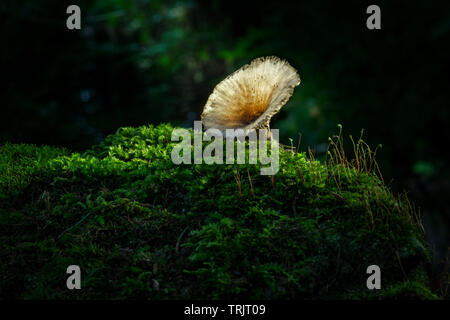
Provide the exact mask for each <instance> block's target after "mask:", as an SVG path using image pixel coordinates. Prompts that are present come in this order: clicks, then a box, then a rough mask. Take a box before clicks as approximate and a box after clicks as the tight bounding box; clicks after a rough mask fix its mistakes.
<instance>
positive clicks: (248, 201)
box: [0, 125, 436, 299]
mask: <svg viewBox="0 0 450 320" xmlns="http://www.w3.org/2000/svg"><path fill="white" fill-rule="evenodd" d="M172 130H173V128H172V127H171V126H170V125H160V126H158V127H153V126H147V127H139V128H121V129H120V130H119V131H118V132H117V133H116V134H114V135H111V136H109V137H107V139H106V140H105V141H104V142H102V143H100V144H99V145H96V146H94V147H93V148H91V149H90V150H88V151H86V152H85V153H84V154H78V153H73V154H71V153H69V152H68V151H67V150H60V149H55V148H49V147H41V148H37V147H33V146H29V145H12V144H6V145H3V146H1V147H0V166H1V167H0V179H1V182H0V201H1V202H0V246H1V263H0V298H45V299H48V298H50V299H125V298H133V299H134V298H145V299H216V298H226V299H237V298H240V299H248V298H250V299H275V298H283V299H285V298H286V299H291V298H296V299H302V298H305V299H332V298H338V299H371V298H375V299H376V298H390V299H395V298H421V299H422V298H423V299H430V298H436V296H435V295H434V294H433V293H431V292H430V290H429V289H428V287H427V281H428V279H427V273H426V270H427V268H428V265H429V249H428V245H427V243H426V242H425V240H424V237H423V233H422V230H421V228H420V223H418V222H417V219H416V217H415V215H414V211H413V209H412V207H411V205H410V203H409V202H408V200H407V198H406V197H397V196H394V195H392V193H391V192H390V191H389V190H388V189H387V188H386V187H385V186H384V185H383V183H382V181H381V180H380V179H379V178H378V177H377V176H376V175H375V174H374V173H373V172H371V170H367V168H366V167H365V166H363V165H361V162H363V161H364V159H363V158H362V157H361V159H356V160H357V161H356V162H355V164H354V165H349V164H348V163H347V162H341V163H336V164H333V163H330V162H328V163H327V164H322V163H320V162H318V161H314V160H311V159H309V157H307V156H306V155H305V154H304V153H295V152H293V151H291V150H284V151H281V152H280V170H279V172H278V173H277V174H276V175H275V176H273V177H272V176H262V175H260V165H249V164H245V165H237V164H234V165H206V164H202V165H194V164H193V165H183V164H181V165H175V164H173V163H172V161H171V157H170V155H171V151H172V148H173V147H174V145H175V142H171V141H170V137H171V132H172ZM205 144H206V143H205ZM337 151H339V150H337ZM364 168H365V169H364ZM373 264H376V265H378V266H379V267H380V268H381V276H382V289H381V290H373V291H370V290H368V289H367V287H366V280H367V277H368V276H369V275H368V274H366V269H367V267H368V266H369V265H373ZM69 265H79V266H80V268H81V271H82V289H81V290H72V291H71V290H68V289H67V288H66V279H67V277H68V275H67V274H66V269H67V267H68V266H69Z"/></svg>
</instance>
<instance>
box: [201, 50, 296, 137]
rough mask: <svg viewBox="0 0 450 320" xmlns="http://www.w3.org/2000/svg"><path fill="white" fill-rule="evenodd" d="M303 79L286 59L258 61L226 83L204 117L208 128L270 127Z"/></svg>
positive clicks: (219, 87) (216, 92)
mask: <svg viewBox="0 0 450 320" xmlns="http://www.w3.org/2000/svg"><path fill="white" fill-rule="evenodd" d="M299 84H300V76H299V75H298V73H297V70H295V69H294V68H293V67H291V66H290V65H289V63H288V62H287V61H285V60H281V59H279V58H277V57H274V56H269V57H261V58H257V59H255V60H253V61H251V62H250V64H246V65H244V66H243V67H241V68H240V69H238V70H236V71H235V72H233V73H232V74H230V75H229V76H228V77H226V78H225V79H224V80H222V81H221V82H220V83H219V84H218V85H217V86H216V87H215V88H214V90H213V92H212V93H211V95H210V96H209V98H208V101H207V102H206V104H205V107H204V108H203V113H202V115H201V119H202V123H203V126H204V128H205V130H206V129H209V128H216V129H219V130H220V131H222V132H224V131H225V129H243V130H244V131H249V130H252V129H262V128H268V127H269V122H270V119H271V118H272V116H274V115H275V114H276V113H278V112H279V111H280V109H281V107H282V106H283V105H285V104H286V102H287V101H288V100H289V98H290V97H291V96H292V94H293V92H294V88H295V87H296V86H298V85H299Z"/></svg>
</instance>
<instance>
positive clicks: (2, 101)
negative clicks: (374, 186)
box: [0, 0, 450, 262]
mask: <svg viewBox="0 0 450 320" xmlns="http://www.w3.org/2000/svg"><path fill="white" fill-rule="evenodd" d="M71 4H77V5H79V6H80V8H81V14H82V28H81V30H68V29H67V28H66V19H67V17H68V16H69V15H68V14H66V8H67V7H68V6H69V5H71ZM370 4H377V5H378V6H380V8H381V26H382V29H381V30H368V29H367V28H366V19H367V17H368V16H369V15H368V14H366V8H367V6H368V5H370ZM0 24H1V29H0V35H1V41H2V44H1V51H0V52H1V60H0V61H1V77H2V78H3V81H2V82H3V84H2V85H1V87H0V105H1V118H0V142H5V141H10V142H25V143H35V144H38V145H41V144H49V145H55V146H65V147H67V148H69V149H71V150H74V151H82V150H84V149H85V148H87V147H89V146H91V145H92V144H95V143H97V142H99V141H101V140H102V139H103V138H104V137H105V135H107V134H110V133H114V132H115V131H116V130H117V129H118V128H119V127H122V126H138V125H146V124H158V123H161V122H171V123H172V124H174V125H181V126H185V127H190V126H192V124H193V120H199V119H200V113H201V111H202V109H203V105H204V103H205V102H206V100H207V98H208V95H209V94H210V93H211V92H212V89H213V88H214V86H215V85H216V84H217V83H218V82H219V81H220V80H222V79H223V78H224V77H225V76H226V75H228V74H229V73H231V72H232V71H234V70H235V69H237V68H239V67H240V66H242V65H243V64H246V63H248V62H250V61H251V60H252V59H253V58H256V57H259V56H265V55H276V56H278V57H280V58H284V59H286V60H288V61H289V62H290V64H291V65H292V66H294V67H295V68H297V69H298V70H299V73H300V76H301V79H302V83H301V85H300V86H299V87H297V88H296V90H295V93H294V96H293V97H292V98H291V100H290V101H289V102H288V104H287V105H286V106H285V107H284V108H283V109H282V111H281V112H280V114H279V115H278V116H277V117H276V118H275V119H274V121H272V127H273V128H279V129H280V135H281V142H283V143H285V144H290V142H289V138H293V139H294V145H296V144H297V141H298V134H299V133H300V132H301V133H302V144H301V147H300V149H301V150H304V151H305V150H307V148H308V147H311V148H313V149H314V150H315V151H316V154H317V155H318V156H319V157H320V156H321V155H323V153H324V151H325V149H326V146H327V139H328V137H329V136H330V135H332V134H335V133H336V132H337V124H338V123H340V124H342V125H343V128H344V134H345V136H348V135H349V134H352V135H353V136H354V137H356V136H359V134H360V131H361V129H364V130H365V133H364V139H365V140H366V141H367V142H368V143H369V145H371V146H373V147H376V146H377V145H378V144H382V145H383V147H382V149H381V150H380V151H379V152H378V161H379V164H380V167H381V170H382V173H383V175H384V178H385V181H386V182H387V183H388V184H389V185H390V186H391V187H392V189H394V190H395V191H403V190H407V191H408V192H409V195H410V198H411V199H412V200H413V201H414V203H415V204H416V205H417V206H418V207H420V212H421V215H422V217H423V219H424V225H425V228H426V230H427V238H428V240H429V241H430V242H431V243H432V244H433V246H434V247H435V253H436V254H435V260H436V262H438V261H439V260H442V259H444V258H445V256H446V254H447V252H448V251H447V250H448V249H447V248H448V245H449V241H448V239H449V233H448V230H449V225H450V215H449V212H450V209H449V206H448V202H449V200H448V199H449V194H450V183H449V176H450V168H449V167H448V165H447V164H448V162H449V158H450V155H449V152H448V148H449V147H450V129H449V124H450V115H449V102H450V97H449V95H450V87H449V74H450V63H449V53H450V52H449V46H450V3H449V2H448V1H432V2H431V1H375V2H365V1H345V3H344V2H342V1H326V2H325V1H292V2H283V1H271V2H269V1H268V2H265V1H239V2H234V1H172V0H169V1H143V0H141V1H130V0H117V1H111V0H95V1H56V0H54V1H50V0H44V1H31V0H24V1H2V2H1V4H0ZM347 142H349V139H347Z"/></svg>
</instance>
